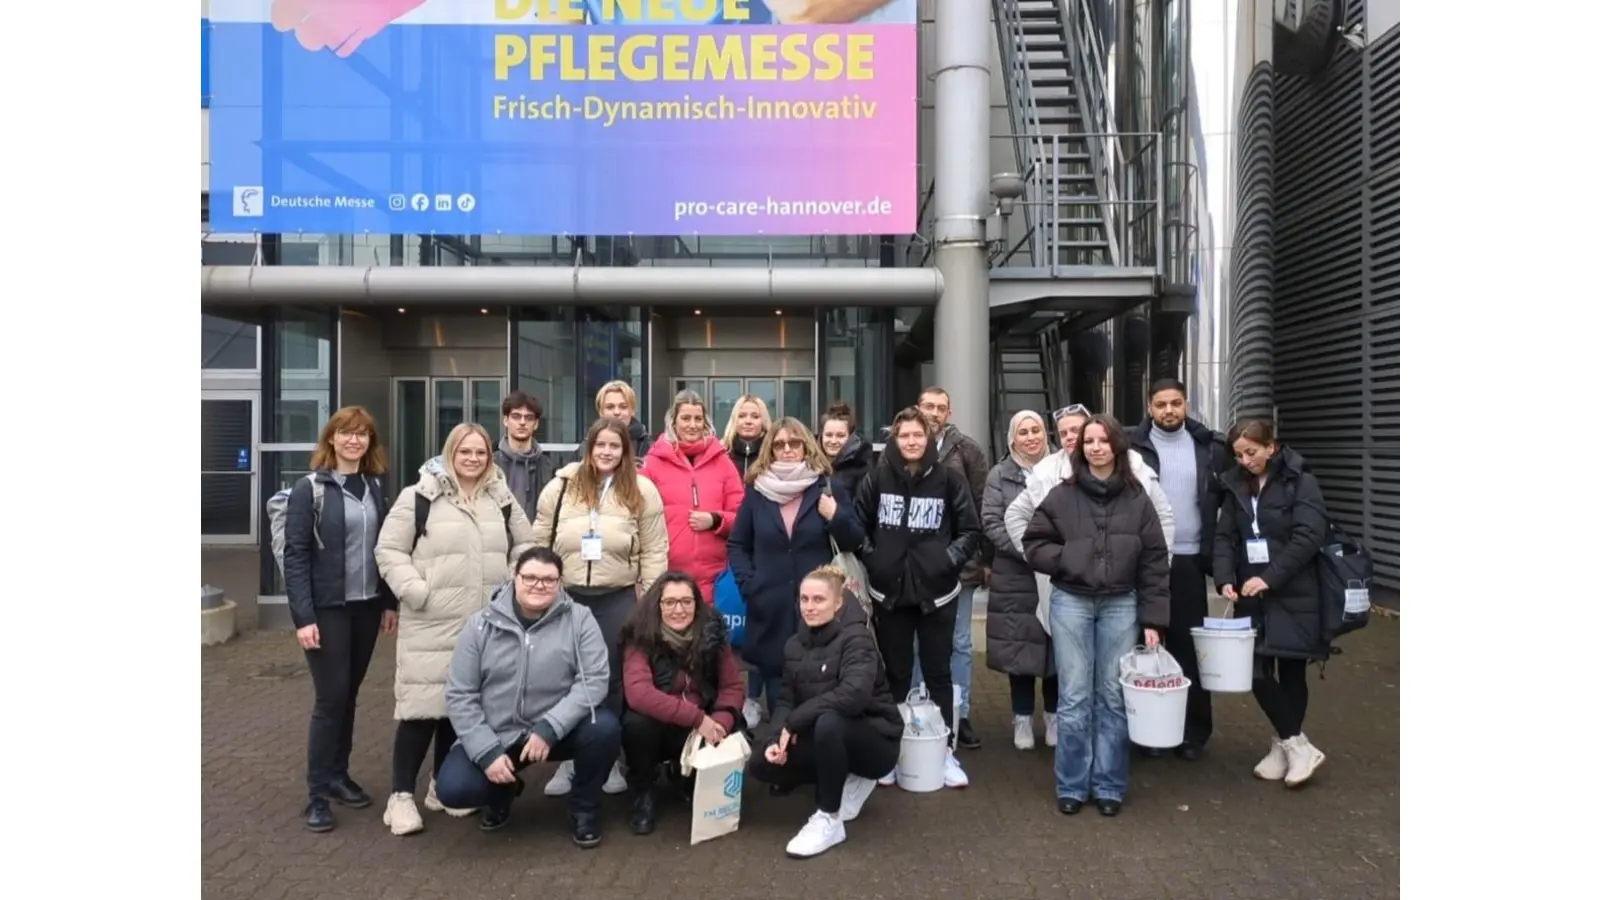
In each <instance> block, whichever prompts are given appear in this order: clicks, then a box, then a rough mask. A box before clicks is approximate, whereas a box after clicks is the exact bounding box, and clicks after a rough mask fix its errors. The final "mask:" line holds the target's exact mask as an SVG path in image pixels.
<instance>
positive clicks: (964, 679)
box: [911, 587, 977, 719]
mask: <svg viewBox="0 0 1600 900" xmlns="http://www.w3.org/2000/svg"><path fill="white" fill-rule="evenodd" d="M975 590H977V588H970V587H963V588H962V589H961V593H960V595H958V596H957V597H956V643H955V649H954V651H953V652H951V654H950V682H951V683H952V684H954V685H955V686H956V687H958V688H960V689H961V714H960V715H959V716H958V718H962V719H970V718H972V592H973V591H975ZM913 646H915V643H913ZM916 653H917V662H916V664H915V665H914V666H912V669H911V686H912V687H914V688H919V687H922V650H921V648H918V649H917V650H916Z"/></svg>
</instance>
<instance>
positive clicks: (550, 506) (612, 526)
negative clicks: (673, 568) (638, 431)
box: [533, 418, 667, 797]
mask: <svg viewBox="0 0 1600 900" xmlns="http://www.w3.org/2000/svg"><path fill="white" fill-rule="evenodd" d="M533 543H534V545H535V546H539V547H549V548H550V549H551V550H554V551H555V552H556V555H557V556H560V557H561V582H562V584H563V586H565V587H566V589H567V593H568V594H570V595H572V599H573V600H574V601H576V602H577V603H579V604H581V605H583V606H586V607H588V608H589V611H590V612H591V613H593V614H594V618H595V622H597V623H598V624H599V625H600V633H601V635H602V636H604V637H605V641H606V649H607V651H608V652H609V653H610V660H611V688H610V690H609V691H608V692H607V694H606V706H607V707H608V708H609V709H610V710H611V711H612V712H613V713H615V714H616V715H617V716H619V717H620V716H621V715H622V657H621V651H620V645H619V642H618V638H619V637H620V636H621V634H622V625H623V623H624V622H626V621H627V620H628V616H629V614H631V613H632V612H633V608H634V606H635V605H636V604H637V603H638V600H639V594H640V593H642V592H645V591H648V590H649V589H650V586H651V585H653V584H655V582H656V579H657V578H660V577H661V575H662V573H664V572H666V570H667V526H666V520H665V518H664V516H663V513H662V505H661V494H660V492H658V491H657V490H656V486H655V485H654V484H652V483H651V482H650V479H648V478H645V477H644V476H643V475H642V474H640V472H639V469H638V466H637V464H636V463H635V462H634V456H633V441H632V440H631V439H630V438H629V437H628V423H627V422H624V421H623V420H621V419H611V418H604V419H599V420H597V421H595V423H594V424H593V425H590V426H589V433H588V435H586V436H585V437H584V439H583V458H582V459H581V460H579V461H578V462H575V463H568V464H567V465H566V466H563V467H562V468H561V470H560V471H558V472H556V477H555V478H553V479H551V481H550V483H549V484H547V485H545V489H544V493H542V494H540V495H539V515H538V517H537V518H536V519H534V522H533ZM573 772H574V768H573V765H572V763H570V762H565V763H562V764H561V767H560V768H559V769H557V770H556V774H555V776H554V777H552V778H551V779H550V781H549V783H547V784H546V785H545V787H544V792H545V794H547V795H549V796H552V797H560V796H565V795H566V794H568V793H569V792H571V790H572V776H573ZM627 789H628V782H627V779H626V778H624V777H623V775H622V769H621V767H620V764H619V765H618V767H616V768H613V769H612V772H611V775H610V777H609V778H607V779H606V783H605V792H606V793H608V794H620V793H622V792H623V791H626V790H627Z"/></svg>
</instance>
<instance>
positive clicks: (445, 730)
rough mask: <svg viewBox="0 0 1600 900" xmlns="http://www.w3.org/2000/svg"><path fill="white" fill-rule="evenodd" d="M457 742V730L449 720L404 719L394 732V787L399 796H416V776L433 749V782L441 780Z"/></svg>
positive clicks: (397, 724)
mask: <svg viewBox="0 0 1600 900" xmlns="http://www.w3.org/2000/svg"><path fill="white" fill-rule="evenodd" d="M455 742H456V730H455V728H454V727H452V726H451V725H450V720H449V719H403V720H401V721H400V722H398V723H396V725H395V729H394V784H393V786H392V790H393V791H394V792H395V793H396V794H415V793H416V792H417V773H418V772H421V771H422V760H423V759H425V758H426V757H427V755H428V747H429V746H430V745H431V746H432V747H433V778H434V780H435V781H437V780H439V767H440V766H442V765H444V758H445V756H446V755H447V754H448V753H449V752H450V748H451V746H453V745H454V744H455Z"/></svg>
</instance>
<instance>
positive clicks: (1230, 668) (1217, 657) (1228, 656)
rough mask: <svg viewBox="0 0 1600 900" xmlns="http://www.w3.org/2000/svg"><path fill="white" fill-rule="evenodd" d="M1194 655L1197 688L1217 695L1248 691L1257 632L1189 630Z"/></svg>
mask: <svg viewBox="0 0 1600 900" xmlns="http://www.w3.org/2000/svg"><path fill="white" fill-rule="evenodd" d="M1189 634H1191V635H1193V636H1194V655H1195V659H1196V661H1198V662H1199V664H1200V686H1201V687H1203V688H1205V689H1206V690H1208V691H1215V692H1217V693H1219V694H1242V693H1246V692H1247V691H1249V690H1250V681H1251V679H1252V678H1253V677H1254V674H1255V658H1256V631H1255V629H1254V628H1251V629H1249V630H1246V631H1232V630H1229V631H1223V630H1219V629H1212V628H1191V629H1189Z"/></svg>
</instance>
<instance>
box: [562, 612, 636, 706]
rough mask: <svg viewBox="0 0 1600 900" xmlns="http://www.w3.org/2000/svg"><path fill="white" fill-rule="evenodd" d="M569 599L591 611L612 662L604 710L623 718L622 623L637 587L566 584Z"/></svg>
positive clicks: (624, 621) (608, 658)
mask: <svg viewBox="0 0 1600 900" xmlns="http://www.w3.org/2000/svg"><path fill="white" fill-rule="evenodd" d="M567 593H568V594H570V595H571V596H572V599H573V600H575V601H577V602H578V603H581V604H583V605H584V606H586V607H588V608H589V612H591V613H593V614H594V621H595V624H596V625H599V626H600V636H601V637H603V638H605V641H606V661H607V662H609V663H610V664H611V680H610V683H609V684H608V685H607V686H606V702H605V707H606V709H609V710H611V714H612V715H614V716H616V717H617V718H618V719H621V718H622V626H623V624H624V623H626V622H627V621H628V616H629V615H632V613H633V608H634V606H636V605H637V604H638V603H639V591H638V589H637V588H632V587H625V588H583V587H577V588H574V587H568V588H567Z"/></svg>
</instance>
